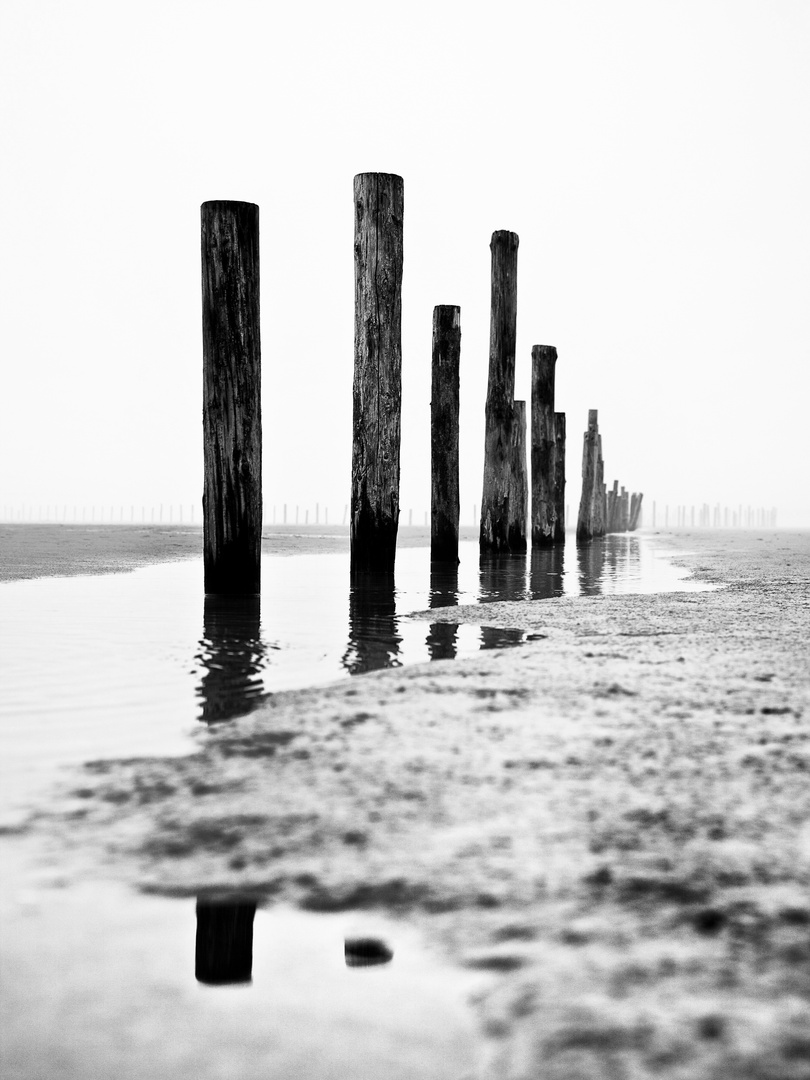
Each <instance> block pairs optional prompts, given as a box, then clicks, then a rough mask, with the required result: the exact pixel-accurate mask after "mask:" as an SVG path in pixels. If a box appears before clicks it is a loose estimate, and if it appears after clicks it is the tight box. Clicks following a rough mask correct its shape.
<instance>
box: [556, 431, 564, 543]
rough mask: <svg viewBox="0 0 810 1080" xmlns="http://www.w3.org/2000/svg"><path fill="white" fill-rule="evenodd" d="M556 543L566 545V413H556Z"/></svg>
mask: <svg viewBox="0 0 810 1080" xmlns="http://www.w3.org/2000/svg"><path fill="white" fill-rule="evenodd" d="M554 543H555V544H564V543H565V413H563V412H555V413H554Z"/></svg>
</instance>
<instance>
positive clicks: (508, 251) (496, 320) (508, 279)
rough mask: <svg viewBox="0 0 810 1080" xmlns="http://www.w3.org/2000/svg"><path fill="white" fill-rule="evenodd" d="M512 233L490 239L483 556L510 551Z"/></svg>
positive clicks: (514, 248) (515, 241) (513, 320)
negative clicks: (490, 264)
mask: <svg viewBox="0 0 810 1080" xmlns="http://www.w3.org/2000/svg"><path fill="white" fill-rule="evenodd" d="M518 243H519V240H518V237H517V234H516V233H513V232H507V231H505V230H500V231H497V232H494V233H493V234H492V241H491V243H490V250H491V252H492V268H491V305H490V328H489V377H488V382H487V400H486V407H485V421H484V424H485V434H484V486H483V494H482V497H481V531H480V538H479V546H480V549H481V552H482V553H483V552H497V551H509V550H510V548H509V521H510V510H509V490H510V475H509V474H510V467H511V466H510V463H511V460H512V412H513V401H514V397H515V342H516V336H517V254H518Z"/></svg>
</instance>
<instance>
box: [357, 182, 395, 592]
mask: <svg viewBox="0 0 810 1080" xmlns="http://www.w3.org/2000/svg"><path fill="white" fill-rule="evenodd" d="M354 209H355V217H354V393H353V440H352V494H351V521H350V538H351V540H350V542H351V568H352V573H354V572H356V571H361V570H381V571H385V572H391V571H393V569H394V560H395V556H396V543H397V529H398V527H399V468H400V462H399V455H400V432H401V411H402V262H403V247H402V226H403V211H404V184H403V180H402V177H401V176H395V175H393V174H391V173H360V174H359V175H357V176H355V178H354Z"/></svg>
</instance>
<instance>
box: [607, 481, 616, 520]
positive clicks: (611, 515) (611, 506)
mask: <svg viewBox="0 0 810 1080" xmlns="http://www.w3.org/2000/svg"><path fill="white" fill-rule="evenodd" d="M618 531H619V481H618V480H614V481H613V488H612V489H611V491H610V494H609V495H608V523H607V532H618Z"/></svg>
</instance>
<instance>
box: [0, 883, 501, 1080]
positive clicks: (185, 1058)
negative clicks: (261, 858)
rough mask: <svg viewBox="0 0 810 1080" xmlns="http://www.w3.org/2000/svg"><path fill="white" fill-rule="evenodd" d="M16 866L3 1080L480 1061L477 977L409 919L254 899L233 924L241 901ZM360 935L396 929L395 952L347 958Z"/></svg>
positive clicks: (447, 1068) (357, 1074) (7, 904)
mask: <svg viewBox="0 0 810 1080" xmlns="http://www.w3.org/2000/svg"><path fill="white" fill-rule="evenodd" d="M7 869H8V868H7ZM15 876H16V875H15ZM4 878H5V881H4V885H3V890H2V892H3V896H2V905H1V906H0V914H1V915H2V921H3V924H4V926H5V927H6V928H7V929H9V928H11V927H12V926H13V933H8V934H7V935H5V940H4V942H3V995H2V1000H1V1001H0V1024H2V1032H3V1035H2V1054H0V1058H2V1069H3V1075H4V1077H5V1078H6V1080H40V1078H44V1077H60V1078H64V1080H88V1078H90V1077H92V1078H96V1077H107V1076H115V1077H118V1078H122V1080H124V1078H127V1080H128V1078H131V1080H141V1078H143V1077H145V1076H153V1077H172V1078H174V1080H221V1078H222V1077H226V1076H227V1077H234V1078H236V1077H240V1078H241V1077H248V1076H250V1077H259V1076H261V1077H272V1078H278V1080H281V1078H282V1077H283V1078H285V1080H287V1078H293V1077H301V1078H302V1080H303V1078H306V1080H331V1078H333V1077H348V1076H351V1077H353V1078H357V1080H366V1078H367V1080H377V1078H379V1077H386V1078H391V1080H415V1078H416V1077H419V1078H420V1080H444V1078H447V1080H450V1078H453V1080H457V1078H458V1077H459V1076H461V1075H464V1073H465V1070H466V1069H467V1068H468V1067H469V1066H470V1065H471V1064H472V1062H473V1059H474V1055H475V1052H476V1048H477V1039H476V1036H475V1031H474V1027H473V1021H472V1016H471V1014H470V1012H469V1010H468V1009H467V1007H466V997H467V995H468V993H469V991H470V989H471V988H473V987H474V986H475V985H477V984H478V983H479V982H480V976H477V975H476V974H475V973H472V972H465V971H460V970H458V969H455V968H452V967H450V966H449V965H447V964H443V963H442V961H441V958H439V957H437V956H435V955H433V954H431V952H429V951H428V950H427V949H426V948H425V946H424V945H423V943H422V941H421V939H420V937H419V935H418V934H417V933H416V931H415V930H414V929H413V928H412V927H410V926H409V925H407V924H406V923H404V922H401V921H398V920H393V919H390V918H383V917H381V916H379V915H378V914H376V913H371V912H367V913H359V912H358V913H342V914H331V915H314V914H309V913H306V912H299V911H295V910H293V909H290V908H284V907H270V908H266V909H265V908H261V907H260V908H258V909H255V908H254V905H251V904H250V903H246V902H244V901H243V902H242V903H241V904H240V905H239V915H240V916H241V921H242V933H241V934H237V935H234V934H232V933H230V934H229V933H228V927H227V925H226V924H227V923H228V921H229V917H230V922H231V924H233V922H234V919H233V913H234V912H235V911H237V905H236V904H232V905H230V906H229V907H228V906H223V905H210V904H207V903H206V902H205V901H195V899H194V898H189V899H165V898H163V897H156V896H144V895H138V894H134V893H132V892H131V891H130V890H129V889H127V888H125V887H123V886H120V885H117V884H114V883H109V882H84V883H82V884H78V885H73V886H72V887H70V888H63V887H60V882H59V880H58V877H56V878H54V877H53V875H52V880H51V881H44V882H42V883H41V884H40V885H39V887H36V888H29V889H28V891H20V890H15V889H12V888H10V887H9V884H8V877H7V876H5V875H4ZM212 911H214V913H215V918H214V922H215V923H216V924H217V930H218V931H219V932H218V933H215V934H214V935H212V934H211V933H210V924H211V918H210V915H211V912H212ZM357 934H361V935H368V934H371V935H373V936H374V937H375V938H378V939H380V940H383V941H384V942H385V943H386V944H387V945H388V946H389V948H390V950H391V951H392V952H393V957H392V959H391V960H390V962H388V963H385V964H383V965H380V966H370V967H350V966H348V965H347V963H346V960H345V955H344V954H345V946H344V942H345V940H346V939H347V938H352V937H354V936H355V935H357ZM212 956H214V961H215V963H216V964H217V965H218V970H217V971H216V972H215V973H214V977H213V979H212V977H211V976H212V972H211V968H212V964H211V957H212ZM237 969H238V970H237Z"/></svg>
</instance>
